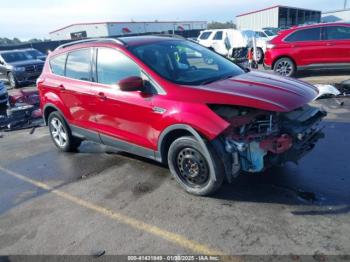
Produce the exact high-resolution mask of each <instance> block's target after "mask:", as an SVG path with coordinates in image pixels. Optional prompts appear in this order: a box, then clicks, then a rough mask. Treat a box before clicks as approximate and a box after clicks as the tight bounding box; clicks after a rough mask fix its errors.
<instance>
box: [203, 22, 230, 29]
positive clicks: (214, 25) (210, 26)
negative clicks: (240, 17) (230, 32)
mask: <svg viewBox="0 0 350 262" xmlns="http://www.w3.org/2000/svg"><path fill="white" fill-rule="evenodd" d="M229 28H234V29H236V25H235V24H234V23H233V22H232V21H227V22H225V23H221V22H217V21H212V22H210V23H208V29H229Z"/></svg>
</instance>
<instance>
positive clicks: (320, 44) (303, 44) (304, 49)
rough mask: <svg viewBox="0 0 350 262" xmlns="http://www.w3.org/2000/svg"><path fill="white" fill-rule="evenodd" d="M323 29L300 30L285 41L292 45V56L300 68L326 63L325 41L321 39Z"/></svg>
mask: <svg viewBox="0 0 350 262" xmlns="http://www.w3.org/2000/svg"><path fill="white" fill-rule="evenodd" d="M321 32H322V30H321V27H314V28H306V29H298V30H297V31H295V32H293V33H291V34H290V35H288V36H287V37H286V38H285V39H284V41H285V42H286V43H289V44H290V55H291V56H292V58H293V59H294V60H295V61H296V63H297V65H298V66H309V65H312V64H320V63H324V62H325V61H324V60H325V57H324V51H325V49H326V46H325V43H324V41H323V40H322V39H321Z"/></svg>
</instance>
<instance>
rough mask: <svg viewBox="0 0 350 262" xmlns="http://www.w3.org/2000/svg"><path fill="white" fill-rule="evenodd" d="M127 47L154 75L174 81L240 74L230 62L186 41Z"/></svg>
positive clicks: (202, 81) (201, 81) (199, 81)
mask: <svg viewBox="0 0 350 262" xmlns="http://www.w3.org/2000/svg"><path fill="white" fill-rule="evenodd" d="M129 49H130V51H131V52H132V53H133V54H134V55H136V56H137V57H138V58H139V59H141V60H142V61H143V62H144V63H145V64H146V65H148V66H149V67H150V68H151V69H152V70H154V71H155V72H156V73H157V74H159V75H160V76H162V77H163V78H165V79H167V80H169V81H171V82H174V83H177V84H183V85H201V84H206V83H209V82H214V81H217V80H220V79H224V78H227V77H231V76H236V75H239V74H243V73H244V71H243V70H242V69H241V68H240V67H238V66H237V65H235V64H234V63H232V62H231V61H229V60H227V59H225V58H224V57H222V56H220V55H218V54H216V53H215V52H213V51H210V50H209V49H207V48H205V47H203V46H201V45H199V44H195V43H192V42H189V41H179V40H168V41H159V42H156V43H152V44H146V45H140V46H134V47H130V48H129Z"/></svg>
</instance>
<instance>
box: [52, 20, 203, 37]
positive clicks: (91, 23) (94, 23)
mask: <svg viewBox="0 0 350 262" xmlns="http://www.w3.org/2000/svg"><path fill="white" fill-rule="evenodd" d="M125 23H135V24H137V23H148V24H151V23H207V21H138V22H132V21H128V22H90V23H75V24H70V25H67V26H64V27H61V28H59V29H56V30H54V31H51V32H49V34H52V33H55V32H57V31H61V30H63V29H66V28H68V27H71V26H75V25H100V24H125Z"/></svg>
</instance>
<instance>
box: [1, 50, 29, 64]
mask: <svg viewBox="0 0 350 262" xmlns="http://www.w3.org/2000/svg"><path fill="white" fill-rule="evenodd" d="M1 56H2V58H3V59H4V60H5V61H6V62H7V63H12V62H19V61H25V60H31V59H33V57H32V56H30V55H28V54H26V53H25V52H9V53H3V54H2V55H1Z"/></svg>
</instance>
